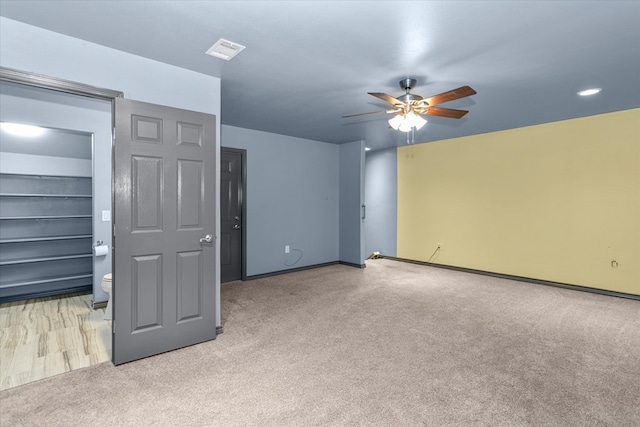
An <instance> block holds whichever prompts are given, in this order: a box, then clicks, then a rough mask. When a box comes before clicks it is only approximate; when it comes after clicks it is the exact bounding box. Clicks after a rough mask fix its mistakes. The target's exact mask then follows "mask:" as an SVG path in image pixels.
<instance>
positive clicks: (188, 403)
mask: <svg viewBox="0 0 640 427" xmlns="http://www.w3.org/2000/svg"><path fill="white" fill-rule="evenodd" d="M222 304H223V313H222V315H223V326H224V330H225V332H224V334H222V335H220V336H219V337H218V339H217V340H215V341H212V342H209V343H204V344H200V345H196V346H192V347H189V348H185V349H181V350H178V351H174V352H170V353H166V354H163V355H160V356H156V357H152V358H148V359H145V360H141V361H138V362H133V363H129V364H126V365H123V366H120V367H117V368H116V367H114V366H112V365H111V364H110V363H103V364H100V365H96V366H93V367H90V368H86V369H81V370H78V371H74V372H71V373H67V374H64V375H60V376H57V377H53V378H49V379H45V380H41V381H38V382H35V383H31V384H27V385H24V386H20V387H17V388H14V389H11V390H7V391H4V392H1V393H0V425H2V426H22V425H25V426H80V425H82V426H87V425H99V426H141V425H145V426H146V425H163V426H165V425H166V426H191V425H192V426H235V425H238V426H244V425H254V426H257V425H260V426H310V425H340V426H342V425H349V426H352V425H367V426H368V425H371V426H415V425H429V426H431V425H432V426H441V425H492V426H495V425H503V426H518V425H535V426H539V425H548V426H561V425H562V426H565V425H575V426H589V425H594V426H595V425H611V426H638V425H640V302H638V301H633V300H626V299H621V298H615V297H607V296H602V295H595V294H588V293H583V292H578V291H572V290H566V289H558V288H552V287H546V286H541V285H534V284H528V283H519V282H515V281H510V280H504V279H497V278H493V277H485V276H476V275H472V274H467V273H461V272H456V271H448V270H443V269H437V268H430V267H424V266H419V265H413V264H406V263H400V262H395V261H391V260H374V261H368V262H367V268H366V269H364V270H359V269H354V268H352V267H347V266H341V265H336V266H330V267H324V268H319V269H315V270H309V271H305V272H299V273H291V274H288V275H283V276H277V277H272V278H267V279H261V280H255V281H250V282H234V283H231V284H226V285H223V289H222Z"/></svg>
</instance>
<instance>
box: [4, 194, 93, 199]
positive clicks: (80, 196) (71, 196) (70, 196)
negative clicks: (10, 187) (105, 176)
mask: <svg viewBox="0 0 640 427" xmlns="http://www.w3.org/2000/svg"><path fill="white" fill-rule="evenodd" d="M0 197H54V198H55V197H62V198H65V199H87V198H89V199H90V198H91V197H92V196H91V194H28V193H0Z"/></svg>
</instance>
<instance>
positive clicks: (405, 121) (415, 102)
mask: <svg viewBox="0 0 640 427" xmlns="http://www.w3.org/2000/svg"><path fill="white" fill-rule="evenodd" d="M399 84H400V88H402V90H404V91H405V93H404V94H403V95H401V96H398V97H396V98H394V97H393V96H391V95H387V94H386V93H379V92H368V93H369V95H372V96H375V97H376V98H380V99H382V100H383V101H385V102H388V103H389V104H391V105H393V108H392V109H390V110H382V111H374V112H372V113H361V114H351V115H348V116H343V118H347V117H356V116H362V115H365V114H376V113H382V112H386V113H397V115H396V116H395V117H393V118H391V119H390V120H389V126H391V128H393V129H394V130H399V131H401V132H409V131H415V130H419V129H421V128H422V127H423V126H424V125H425V124H426V123H427V121H426V120H425V119H423V118H422V117H421V116H422V115H427V116H439V117H447V118H450V119H459V118H461V117H463V116H464V115H465V114H467V113H468V111H466V110H456V109H453V108H442V107H435V106H436V105H438V104H442V103H445V102H449V101H453V100H455V99H459V98H464V97H467V96H471V95H474V94H475V93H476V91H475V90H473V89H472V88H470V87H469V86H461V87H459V88H457V89H453V90H450V91H448V92H443V93H441V94H439V95H434V96H431V97H429V98H426V99H425V98H423V97H422V96H420V95H415V94H413V93H411V92H410V91H411V89H413V88H414V87H415V85H416V79H412V78H406V79H402V80H400V82H399Z"/></svg>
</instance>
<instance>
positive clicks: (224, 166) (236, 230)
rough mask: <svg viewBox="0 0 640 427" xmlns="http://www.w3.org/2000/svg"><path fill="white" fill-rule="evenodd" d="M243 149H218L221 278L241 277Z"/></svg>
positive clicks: (223, 279)
mask: <svg viewBox="0 0 640 427" xmlns="http://www.w3.org/2000/svg"><path fill="white" fill-rule="evenodd" d="M245 156H246V151H244V150H236V149H232V148H222V149H221V150H220V281H221V282H231V281H233V280H240V279H242V267H243V255H242V254H243V250H242V246H243V241H244V232H245V231H244V227H243V224H244V215H243V210H244V209H243V204H244V203H245V201H244V172H245V171H244V168H245V164H244V163H245Z"/></svg>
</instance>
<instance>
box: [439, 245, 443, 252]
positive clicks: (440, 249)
mask: <svg viewBox="0 0 640 427" xmlns="http://www.w3.org/2000/svg"><path fill="white" fill-rule="evenodd" d="M438 250H439V251H440V252H442V251H444V245H443V244H442V243H438Z"/></svg>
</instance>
